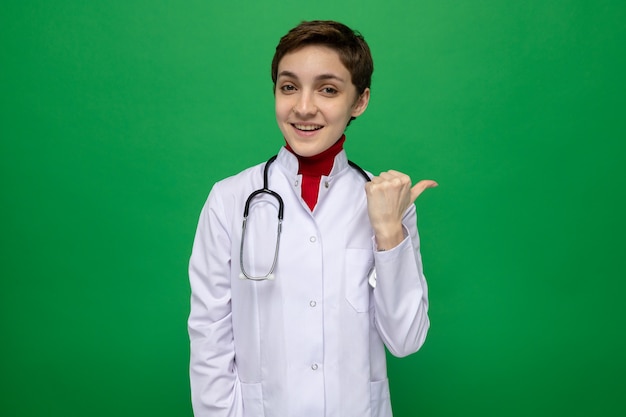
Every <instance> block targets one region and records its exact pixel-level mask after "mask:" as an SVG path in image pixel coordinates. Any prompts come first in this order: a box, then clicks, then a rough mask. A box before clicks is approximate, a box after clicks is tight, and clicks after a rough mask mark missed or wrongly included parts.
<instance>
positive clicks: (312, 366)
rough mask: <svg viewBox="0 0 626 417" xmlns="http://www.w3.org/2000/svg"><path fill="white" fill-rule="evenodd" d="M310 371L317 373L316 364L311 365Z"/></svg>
mask: <svg viewBox="0 0 626 417" xmlns="http://www.w3.org/2000/svg"><path fill="white" fill-rule="evenodd" d="M311 369H313V370H314V371H317V364H316V363H314V364H313V365H311Z"/></svg>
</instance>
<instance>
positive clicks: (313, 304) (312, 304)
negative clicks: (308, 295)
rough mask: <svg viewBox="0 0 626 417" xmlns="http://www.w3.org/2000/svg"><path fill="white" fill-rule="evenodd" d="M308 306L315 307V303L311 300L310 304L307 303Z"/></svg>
mask: <svg viewBox="0 0 626 417" xmlns="http://www.w3.org/2000/svg"><path fill="white" fill-rule="evenodd" d="M309 305H310V306H311V307H315V306H316V305H317V303H316V302H315V301H314V300H311V302H310V303H309Z"/></svg>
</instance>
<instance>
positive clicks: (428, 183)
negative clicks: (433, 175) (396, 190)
mask: <svg viewBox="0 0 626 417" xmlns="http://www.w3.org/2000/svg"><path fill="white" fill-rule="evenodd" d="M438 185H439V184H437V183H436V182H435V181H433V180H421V181H419V182H418V183H417V184H415V185H414V186H413V187H412V188H411V202H414V201H415V200H417V197H419V195H420V194H422V193H423V192H424V190H425V189H427V188H435V187H437V186H438Z"/></svg>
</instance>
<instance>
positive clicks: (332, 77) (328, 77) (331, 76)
mask: <svg viewBox="0 0 626 417" xmlns="http://www.w3.org/2000/svg"><path fill="white" fill-rule="evenodd" d="M278 77H289V78H294V79H296V80H297V79H298V76H297V75H296V74H295V73H293V72H291V71H281V72H280V73H279V74H278ZM326 80H337V81H340V82H342V83H344V82H345V80H344V79H343V78H341V77H339V76H337V75H335V74H330V73H329V74H320V75H318V76H317V77H315V81H326Z"/></svg>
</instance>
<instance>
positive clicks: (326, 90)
mask: <svg viewBox="0 0 626 417" xmlns="http://www.w3.org/2000/svg"><path fill="white" fill-rule="evenodd" d="M321 91H322V93H323V94H326V95H329V96H334V95H335V94H337V93H338V92H339V91H338V90H337V89H336V88H334V87H324V88H322V90H321Z"/></svg>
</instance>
